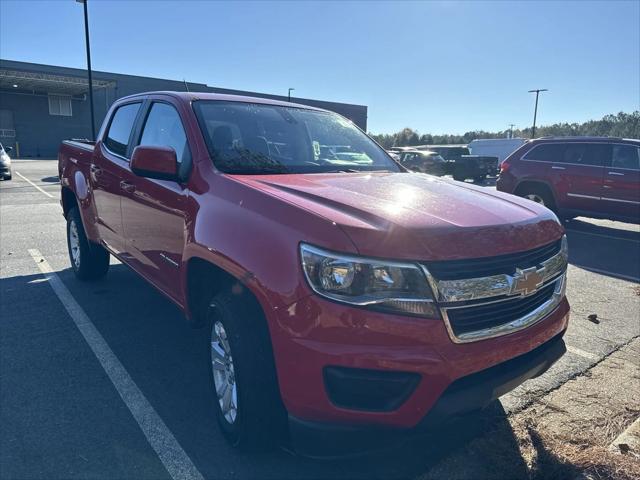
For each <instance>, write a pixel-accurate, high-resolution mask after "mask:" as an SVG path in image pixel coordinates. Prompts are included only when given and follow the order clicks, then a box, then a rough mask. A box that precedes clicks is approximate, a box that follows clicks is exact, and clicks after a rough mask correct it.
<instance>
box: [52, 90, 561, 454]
mask: <svg viewBox="0 0 640 480" xmlns="http://www.w3.org/2000/svg"><path fill="white" fill-rule="evenodd" d="M337 146H339V148H337ZM59 174H60V178H61V189H62V190H61V203H62V206H63V212H64V215H65V218H66V221H67V238H68V247H69V258H70V262H71V266H72V268H73V271H74V272H75V274H76V276H77V277H78V278H80V279H82V280H93V279H96V278H99V277H102V276H104V275H105V274H106V273H107V271H108V268H109V257H110V256H111V255H113V256H115V257H116V258H118V259H119V260H120V261H121V262H123V263H124V264H126V265H128V266H129V267H131V269H133V270H134V271H135V272H136V273H137V274H139V275H140V276H141V277H142V278H143V279H145V280H146V281H147V282H149V283H150V284H151V285H153V286H154V287H155V288H157V289H158V290H159V291H160V292H162V294H164V295H165V296H166V297H167V298H168V299H169V300H171V301H172V302H174V303H175V304H176V305H177V306H178V307H179V308H180V309H182V311H184V314H185V318H186V320H187V321H188V322H190V323H191V324H192V325H193V326H194V327H204V328H206V330H207V332H208V333H207V334H208V335H210V342H209V345H210V360H209V361H208V364H209V365H208V367H207V368H208V369H209V371H210V374H211V388H210V395H211V397H212V398H211V400H212V402H211V410H212V415H215V417H216V419H217V422H218V424H219V425H220V428H221V431H222V432H223V434H224V435H225V437H226V438H227V439H228V440H229V441H230V442H231V444H233V445H235V446H237V447H239V448H243V449H254V448H261V447H264V446H270V445H275V444H276V442H290V443H291V445H293V446H294V447H295V448H296V449H297V450H298V451H300V452H303V453H307V452H313V451H314V450H313V449H314V448H317V445H318V444H323V445H324V446H325V447H327V448H335V449H341V448H346V447H347V446H354V445H364V443H359V442H361V441H362V442H366V441H367V440H368V439H371V438H374V437H375V435H373V432H376V431H379V432H380V435H381V436H382V437H388V436H389V435H391V434H392V433H393V432H395V433H397V434H400V435H404V434H406V433H407V432H413V431H416V430H420V429H424V428H431V427H432V426H433V425H435V424H437V423H439V422H442V421H445V420H446V419H448V418H451V417H453V416H456V415H461V414H466V413H468V412H471V411H475V410H478V409H481V408H483V407H484V406H486V405H488V404H489V403H490V402H492V401H493V400H495V399H496V398H497V397H499V396H500V395H502V394H504V393H506V392H507V391H509V390H510V389H512V388H514V387H515V386H517V385H519V384H520V383H522V382H524V381H525V380H527V379H529V378H532V377H535V376H538V375H540V374H541V373H543V372H544V371H545V370H546V369H547V368H548V367H549V366H550V365H551V364H553V363H554V362H555V361H556V360H557V359H558V358H559V357H560V356H561V355H562V354H563V353H564V351H565V346H564V342H563V339H562V337H563V334H564V332H565V331H566V328H567V323H568V320H569V304H568V302H567V300H566V297H565V283H566V267H567V243H566V238H565V236H564V230H563V227H562V225H561V224H560V223H559V222H558V219H557V218H556V216H555V215H554V214H553V213H552V212H551V211H550V210H548V209H547V208H545V207H543V206H541V205H537V204H535V203H533V202H530V201H528V200H525V199H521V198H518V197H515V196H512V195H507V194H503V193H500V192H492V191H489V190H486V189H482V188H481V187H476V186H474V185H469V184H462V183H459V182H454V181H451V180H447V179H441V178H438V177H433V176H431V175H425V174H421V173H410V172H407V171H406V170H405V169H404V168H403V167H401V166H399V165H398V164H397V163H396V162H395V161H393V160H392V159H391V158H390V157H389V156H388V155H387V154H386V153H385V151H384V150H383V149H382V148H381V147H380V146H379V145H377V144H376V143H375V142H374V141H373V140H371V139H370V138H369V137H368V136H367V135H366V134H365V133H363V132H362V131H361V130H359V129H358V128H357V127H356V126H355V125H354V124H353V123H352V122H351V121H349V120H347V119H346V118H344V117H342V116H340V115H337V114H335V113H332V112H328V111H324V110H320V109H317V108H311V107H308V106H303V105H297V104H293V103H287V102H279V101H275V100H267V99H260V98H249V97H237V96H230V95H217V94H209V93H175V92H154V93H147V94H138V95H134V96H129V97H125V98H121V99H119V100H117V101H116V102H115V103H114V104H113V105H112V106H111V108H110V110H109V112H108V113H107V116H106V119H105V121H104V123H103V125H102V127H101V129H100V132H99V135H98V138H97V140H96V141H95V143H91V142H77V141H76V142H74V141H65V142H63V144H62V146H61V148H60V152H59ZM330 437H331V438H337V440H336V441H327V438H330ZM356 438H358V439H360V440H355V439H356ZM363 438H364V440H362V439H363ZM341 442H342V443H341ZM314 445H315V446H316V447H314Z"/></svg>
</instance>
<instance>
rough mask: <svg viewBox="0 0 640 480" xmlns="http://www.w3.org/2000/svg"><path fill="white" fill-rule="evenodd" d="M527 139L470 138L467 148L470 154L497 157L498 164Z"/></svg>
mask: <svg viewBox="0 0 640 480" xmlns="http://www.w3.org/2000/svg"><path fill="white" fill-rule="evenodd" d="M526 141H527V140H526V139H525V138H486V139H478V140H472V141H471V143H469V150H471V154H472V155H488V156H491V157H498V165H500V164H501V163H502V161H503V160H504V159H505V158H507V157H508V156H509V155H510V154H511V153H512V152H513V151H515V150H516V149H517V148H519V147H520V146H521V145H522V144H524V142H526Z"/></svg>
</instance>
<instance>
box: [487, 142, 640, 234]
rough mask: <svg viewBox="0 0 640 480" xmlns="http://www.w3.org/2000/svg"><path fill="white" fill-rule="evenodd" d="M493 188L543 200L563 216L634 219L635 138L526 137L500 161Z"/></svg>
mask: <svg viewBox="0 0 640 480" xmlns="http://www.w3.org/2000/svg"><path fill="white" fill-rule="evenodd" d="M496 187H497V189H498V190H500V191H502V192H507V193H512V194H515V195H519V196H521V197H524V198H528V199H529V200H533V201H534V202H537V203H540V204H542V205H545V206H546V207H548V208H550V209H552V210H554V211H555V212H556V213H557V214H558V215H559V216H560V217H562V218H564V219H571V218H573V217H577V216H585V217H596V218H609V219H612V220H621V221H626V222H633V223H640V140H631V139H622V138H612V137H555V138H554V137H547V138H540V139H536V140H531V141H528V142H527V143H525V144H524V145H523V146H522V147H520V148H519V149H518V150H516V151H515V152H513V153H512V154H511V155H510V156H509V157H507V158H506V159H505V160H504V162H502V165H501V171H500V175H499V177H498V180H497V183H496Z"/></svg>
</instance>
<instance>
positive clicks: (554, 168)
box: [551, 165, 566, 170]
mask: <svg viewBox="0 0 640 480" xmlns="http://www.w3.org/2000/svg"><path fill="white" fill-rule="evenodd" d="M551 168H552V169H553V170H566V168H564V167H558V166H557V165H552V166H551Z"/></svg>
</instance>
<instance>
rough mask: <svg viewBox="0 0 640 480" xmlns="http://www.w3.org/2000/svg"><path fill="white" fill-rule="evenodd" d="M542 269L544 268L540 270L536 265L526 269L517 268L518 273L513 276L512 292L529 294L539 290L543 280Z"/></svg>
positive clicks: (514, 293) (513, 293)
mask: <svg viewBox="0 0 640 480" xmlns="http://www.w3.org/2000/svg"><path fill="white" fill-rule="evenodd" d="M542 271H543V269H540V271H538V270H537V269H536V267H531V268H527V269H524V270H522V269H520V268H517V269H516V273H515V275H514V276H513V284H512V286H511V294H512V295H516V294H520V295H529V294H531V293H533V292H535V291H536V290H538V288H539V287H540V286H541V285H542V281H543V277H542Z"/></svg>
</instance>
